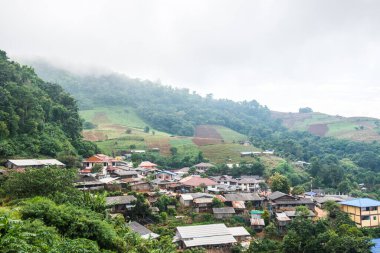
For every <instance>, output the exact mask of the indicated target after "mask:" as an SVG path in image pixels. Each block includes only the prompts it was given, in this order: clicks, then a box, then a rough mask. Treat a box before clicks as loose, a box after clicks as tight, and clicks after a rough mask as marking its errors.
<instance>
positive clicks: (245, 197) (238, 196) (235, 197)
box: [224, 193, 263, 207]
mask: <svg viewBox="0 0 380 253" xmlns="http://www.w3.org/2000/svg"><path fill="white" fill-rule="evenodd" d="M224 197H225V198H226V203H227V204H232V202H236V201H242V202H244V204H245V205H247V204H248V203H251V204H252V206H253V207H260V206H262V202H263V199H262V198H261V197H260V196H259V195H258V194H257V193H231V194H224Z"/></svg>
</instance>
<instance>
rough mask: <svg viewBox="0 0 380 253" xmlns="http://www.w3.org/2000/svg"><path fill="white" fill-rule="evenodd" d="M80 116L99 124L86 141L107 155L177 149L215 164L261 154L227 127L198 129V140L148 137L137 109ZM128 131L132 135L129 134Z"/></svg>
mask: <svg viewBox="0 0 380 253" xmlns="http://www.w3.org/2000/svg"><path fill="white" fill-rule="evenodd" d="M80 115H81V117H82V118H83V119H84V120H85V121H88V122H91V123H93V124H96V128H95V129H91V130H84V131H83V135H84V137H85V138H86V139H87V140H90V141H94V142H95V143H96V144H97V145H98V147H99V148H100V149H101V150H102V152H103V153H105V154H109V155H112V154H117V153H119V152H120V151H127V150H130V149H144V150H148V149H151V148H159V149H160V154H161V155H164V156H170V155H171V153H170V148H171V147H176V148H177V154H178V156H180V157H185V156H196V155H198V153H199V151H202V152H203V154H204V156H205V157H206V158H207V159H209V160H210V161H211V162H213V163H224V162H228V163H239V162H240V161H247V162H249V161H252V160H253V158H251V157H244V158H242V157H240V152H242V151H257V150H258V149H256V148H255V147H252V146H243V145H240V144H238V142H239V141H244V140H247V137H246V136H244V135H242V134H240V133H238V132H235V131H233V130H232V129H229V128H227V127H223V126H211V125H202V126H198V127H197V128H196V129H195V136H194V137H185V136H171V135H169V134H167V133H163V132H160V131H157V130H154V129H153V130H151V131H150V132H149V133H145V132H144V127H145V126H147V125H148V124H146V123H145V122H144V121H143V120H142V119H141V118H140V117H139V116H138V115H137V114H136V113H135V111H134V110H133V108H124V107H118V106H115V107H101V108H94V109H92V110H85V111H81V112H80ZM150 128H151V127H150ZM127 129H129V130H130V133H127ZM151 129H152V128H151ZM153 131H154V134H153ZM262 159H264V160H265V161H267V162H268V165H270V164H272V163H273V164H276V163H277V162H276V161H277V160H276V158H275V157H271V158H265V157H263V158H262Z"/></svg>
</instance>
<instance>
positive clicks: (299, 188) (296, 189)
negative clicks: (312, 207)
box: [292, 185, 305, 195]
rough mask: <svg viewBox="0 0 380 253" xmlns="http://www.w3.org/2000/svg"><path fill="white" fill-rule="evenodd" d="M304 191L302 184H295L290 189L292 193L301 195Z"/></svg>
mask: <svg viewBox="0 0 380 253" xmlns="http://www.w3.org/2000/svg"><path fill="white" fill-rule="evenodd" d="M304 193H305V188H303V186H301V185H297V186H295V187H293V189H292V194H293V195H301V194H304Z"/></svg>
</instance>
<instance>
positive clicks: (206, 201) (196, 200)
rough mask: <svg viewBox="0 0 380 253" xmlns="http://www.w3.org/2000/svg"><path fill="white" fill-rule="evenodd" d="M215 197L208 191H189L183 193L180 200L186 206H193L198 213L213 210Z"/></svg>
mask: <svg viewBox="0 0 380 253" xmlns="http://www.w3.org/2000/svg"><path fill="white" fill-rule="evenodd" d="M214 197H215V195H211V194H207V193H188V194H181V196H180V198H179V202H180V204H181V205H182V206H184V207H193V208H194V210H195V212H197V213H199V212H208V211H211V208H212V201H213V199H214Z"/></svg>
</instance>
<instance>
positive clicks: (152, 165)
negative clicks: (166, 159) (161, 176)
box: [139, 161, 158, 170]
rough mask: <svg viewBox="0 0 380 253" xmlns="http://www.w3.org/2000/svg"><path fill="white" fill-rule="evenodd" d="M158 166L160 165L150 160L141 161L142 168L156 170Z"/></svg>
mask: <svg viewBox="0 0 380 253" xmlns="http://www.w3.org/2000/svg"><path fill="white" fill-rule="evenodd" d="M157 166H158V165H157V164H155V163H151V162H149V161H144V162H141V163H140V165H139V167H140V168H143V169H149V170H156V169H157Z"/></svg>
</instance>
